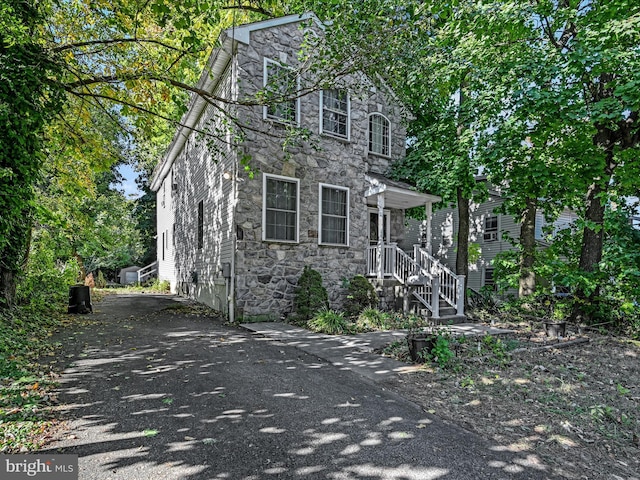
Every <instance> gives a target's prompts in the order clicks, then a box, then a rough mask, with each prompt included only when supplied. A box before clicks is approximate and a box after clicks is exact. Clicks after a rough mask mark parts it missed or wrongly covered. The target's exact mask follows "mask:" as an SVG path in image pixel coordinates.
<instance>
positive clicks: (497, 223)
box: [482, 213, 500, 243]
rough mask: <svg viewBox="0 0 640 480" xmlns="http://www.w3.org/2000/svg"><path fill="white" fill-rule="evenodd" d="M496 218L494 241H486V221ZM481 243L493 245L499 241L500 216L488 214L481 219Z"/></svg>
mask: <svg viewBox="0 0 640 480" xmlns="http://www.w3.org/2000/svg"><path fill="white" fill-rule="evenodd" d="M492 217H496V225H497V227H496V231H495V234H496V235H495V237H496V238H495V239H488V240H487V239H486V238H485V234H486V233H487V230H486V229H487V219H489V218H492ZM482 241H483V242H485V243H493V242H498V241H500V215H496V214H493V213H490V214H488V215H487V216H486V217H484V218H483V219H482Z"/></svg>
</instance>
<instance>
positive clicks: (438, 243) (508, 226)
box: [432, 195, 520, 290]
mask: <svg viewBox="0 0 640 480" xmlns="http://www.w3.org/2000/svg"><path fill="white" fill-rule="evenodd" d="M501 204H502V199H501V198H500V197H499V196H497V195H489V198H488V199H487V201H485V202H483V203H481V204H472V205H471V220H470V226H469V242H470V243H474V244H477V245H478V247H479V250H480V258H479V259H478V260H477V261H476V262H473V263H471V264H470V265H469V278H468V279H467V286H468V287H470V288H473V289H475V290H478V289H480V288H482V287H483V286H484V278H485V271H486V269H487V268H492V267H493V266H492V261H493V259H494V258H495V257H496V255H498V253H500V252H503V251H505V250H510V249H511V245H510V244H509V243H508V242H505V241H504V240H502V235H503V234H504V233H505V232H506V233H508V234H509V235H510V236H511V237H512V238H518V237H519V236H520V225H519V224H518V223H516V222H515V220H514V219H513V217H512V216H510V215H500V214H497V213H494V211H495V209H496V208H498V207H499V206H500V205H501ZM491 216H497V217H498V238H497V240H485V239H484V233H485V231H484V225H485V219H486V218H487V217H491ZM458 228H459V222H458V210H457V208H443V209H441V210H437V211H436V212H435V213H434V215H433V227H432V230H433V254H434V255H435V256H436V257H438V258H439V259H440V261H441V262H442V263H444V264H445V265H447V266H448V267H449V268H450V269H451V270H453V271H455V268H456V251H457V244H458V242H457V236H458Z"/></svg>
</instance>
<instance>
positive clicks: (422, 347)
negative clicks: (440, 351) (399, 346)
mask: <svg viewBox="0 0 640 480" xmlns="http://www.w3.org/2000/svg"><path fill="white" fill-rule="evenodd" d="M437 340H438V334H437V333H436V332H434V331H433V329H429V330H427V331H424V330H410V331H409V333H408V335H407V346H408V347H409V355H410V356H411V360H412V361H413V362H420V363H423V362H424V356H423V355H422V353H423V352H425V351H427V352H431V350H433V347H435V345H436V342H437Z"/></svg>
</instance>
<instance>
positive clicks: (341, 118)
mask: <svg viewBox="0 0 640 480" xmlns="http://www.w3.org/2000/svg"><path fill="white" fill-rule="evenodd" d="M320 98H321V105H322V119H321V122H320V131H321V133H326V134H329V135H333V136H335V137H340V138H346V139H347V140H348V139H349V130H350V128H349V127H350V125H349V124H350V119H349V108H350V106H349V95H348V93H347V91H346V90H338V89H333V90H322V91H321V92H320Z"/></svg>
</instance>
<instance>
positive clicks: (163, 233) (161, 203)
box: [156, 171, 176, 293]
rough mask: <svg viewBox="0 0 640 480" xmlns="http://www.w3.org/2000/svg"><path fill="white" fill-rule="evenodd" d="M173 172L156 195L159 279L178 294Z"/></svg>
mask: <svg viewBox="0 0 640 480" xmlns="http://www.w3.org/2000/svg"><path fill="white" fill-rule="evenodd" d="M172 182H173V171H172V172H170V173H169V175H167V176H166V178H165V179H164V181H163V182H162V186H161V187H160V189H159V190H158V192H157V194H156V205H157V208H156V216H157V223H156V224H157V238H156V242H157V250H156V251H157V257H158V279H159V280H165V281H168V282H169V283H170V284H171V291H172V292H173V293H175V292H176V269H175V262H174V260H173V258H174V243H175V239H174V227H173V224H174V208H173V204H174V202H173V196H174V195H175V192H174V191H173V189H172V187H171V185H172Z"/></svg>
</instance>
